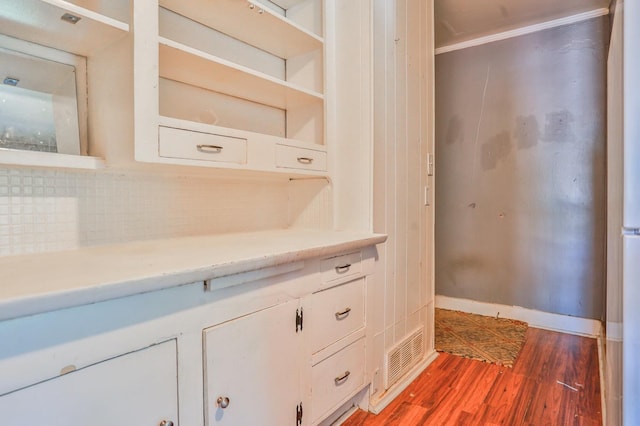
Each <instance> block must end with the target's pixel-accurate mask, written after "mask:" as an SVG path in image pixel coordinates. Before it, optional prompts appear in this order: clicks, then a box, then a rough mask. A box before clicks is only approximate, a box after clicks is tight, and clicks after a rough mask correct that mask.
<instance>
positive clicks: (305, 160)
mask: <svg viewBox="0 0 640 426" xmlns="http://www.w3.org/2000/svg"><path fill="white" fill-rule="evenodd" d="M298 163H301V164H311V163H313V158H309V157H298Z"/></svg>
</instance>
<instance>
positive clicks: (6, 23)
mask: <svg viewBox="0 0 640 426" xmlns="http://www.w3.org/2000/svg"><path fill="white" fill-rule="evenodd" d="M65 13H70V14H72V15H75V16H77V17H79V18H80V20H79V21H78V22H77V23H75V24H71V23H69V22H66V21H63V20H62V19H60V18H61V16H62V15H64V14H65ZM128 31H129V25H128V24H126V23H124V22H121V21H118V20H116V19H113V18H110V17H108V16H104V15H101V14H99V13H97V12H94V11H92V10H89V9H85V8H83V7H80V6H78V5H76V4H74V3H70V2H67V1H64V0H20V1H9V2H4V3H3V4H2V7H0V32H1V33H2V34H5V35H9V36H12V37H15V38H19V39H22V40H26V41H29V42H32V43H37V44H41V45H44V46H48V47H53V48H56V49H59V50H63V51H66V52H71V53H75V54H77V55H82V56H91V54H92V53H93V52H95V51H98V50H100V49H102V48H104V47H106V46H108V45H109V44H111V43H113V42H114V41H115V40H118V39H119V38H121V37H123V36H125V35H126V34H127V33H128Z"/></svg>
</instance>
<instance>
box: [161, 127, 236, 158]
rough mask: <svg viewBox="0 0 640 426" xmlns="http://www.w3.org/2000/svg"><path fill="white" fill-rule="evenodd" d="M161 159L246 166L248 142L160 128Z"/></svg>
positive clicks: (227, 137) (228, 137)
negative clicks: (180, 159)
mask: <svg viewBox="0 0 640 426" xmlns="http://www.w3.org/2000/svg"><path fill="white" fill-rule="evenodd" d="M159 139H160V140H159V143H160V150H159V153H160V157H167V158H182V159H187V160H203V161H219V162H223V163H237V164H245V163H246V162H247V140H246V139H242V138H234V137H230V136H222V135H214V134H212V133H203V132H194V131H191V130H183V129H174V128H171V127H164V126H160V129H159Z"/></svg>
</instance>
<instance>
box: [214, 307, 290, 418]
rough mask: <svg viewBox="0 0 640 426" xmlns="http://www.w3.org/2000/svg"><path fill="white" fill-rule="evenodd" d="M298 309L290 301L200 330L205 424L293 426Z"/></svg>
mask: <svg viewBox="0 0 640 426" xmlns="http://www.w3.org/2000/svg"><path fill="white" fill-rule="evenodd" d="M297 310H298V301H297V300H293V301H290V302H287V303H283V304H280V305H277V306H275V307H271V308H268V309H265V310H263V311H259V312H256V313H254V314H251V315H247V316H245V317H242V318H239V319H236V320H233V321H230V322H227V323H224V324H221V325H218V326H215V327H211V328H208V329H206V330H204V350H205V354H204V356H205V398H206V399H205V412H206V414H207V418H206V421H207V424H208V425H233V426H237V425H262V426H287V425H290V426H294V425H296V409H297V406H298V404H299V403H300V374H299V371H300V364H299V359H300V354H301V350H300V349H301V347H300V346H301V343H300V340H301V339H300V335H299V333H298V332H297V327H296V311H297ZM219 399H220V401H221V402H218V400H219Z"/></svg>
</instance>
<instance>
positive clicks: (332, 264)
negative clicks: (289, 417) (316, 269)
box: [320, 252, 362, 282]
mask: <svg viewBox="0 0 640 426" xmlns="http://www.w3.org/2000/svg"><path fill="white" fill-rule="evenodd" d="M320 269H321V271H322V281H324V282H330V281H334V280H338V279H341V278H348V277H351V276H354V275H358V274H360V273H362V252H356V253H350V254H344V255H342V256H336V257H330V258H328V259H324V260H323V261H322V262H321V264H320Z"/></svg>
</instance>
